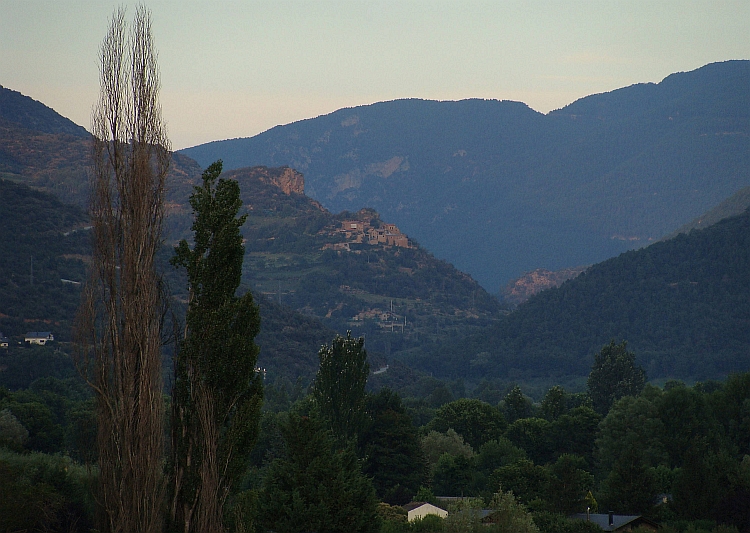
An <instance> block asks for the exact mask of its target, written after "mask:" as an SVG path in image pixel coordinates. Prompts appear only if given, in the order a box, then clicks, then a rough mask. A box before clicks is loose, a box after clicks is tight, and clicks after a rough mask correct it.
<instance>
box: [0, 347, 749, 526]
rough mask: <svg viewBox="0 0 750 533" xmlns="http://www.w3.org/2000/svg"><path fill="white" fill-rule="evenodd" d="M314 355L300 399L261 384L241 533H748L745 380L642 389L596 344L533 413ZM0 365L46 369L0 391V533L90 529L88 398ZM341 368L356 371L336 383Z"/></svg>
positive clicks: (517, 403) (65, 374) (351, 357)
mask: <svg viewBox="0 0 750 533" xmlns="http://www.w3.org/2000/svg"><path fill="white" fill-rule="evenodd" d="M337 352H339V353H337ZM342 353H343V355H342ZM318 355H319V360H320V368H319V370H318V373H317V375H316V378H315V380H314V382H313V385H312V386H311V387H310V388H305V387H303V386H301V385H300V384H297V386H289V384H288V383H278V384H273V383H266V384H265V386H264V387H265V392H264V397H265V400H264V403H263V408H262V412H261V413H260V414H259V417H260V418H259V430H258V434H257V440H256V442H255V444H254V445H253V446H252V449H251V450H249V453H248V454H247V464H246V467H245V468H244V470H243V472H242V475H241V476H240V478H239V479H240V481H239V482H238V484H237V486H236V487H233V489H232V495H231V498H230V501H231V504H230V506H229V508H228V509H227V516H228V517H230V518H231V517H235V518H232V520H236V519H237V516H239V515H238V514H237V513H239V512H240V511H241V513H242V516H241V518H242V521H243V523H244V524H246V525H247V524H250V523H252V524H253V527H254V528H256V529H255V530H257V531H269V530H272V531H301V529H299V527H300V524H303V523H306V524H316V525H317V528H314V529H313V530H316V531H331V532H334V531H342V532H344V531H382V532H384V533H385V532H400V531H492V529H487V526H485V525H481V526H480V525H479V521H478V520H479V519H478V518H477V516H478V515H477V514H476V513H474V512H473V511H472V509H473V510H477V509H494V507H492V506H493V505H495V506H496V507H498V508H501V509H505V510H506V511H508V513H509V514H508V516H509V517H512V520H511V518H508V520H511V522H509V523H513V524H516V525H515V526H513V527H521V526H519V525H518V524H519V523H526V522H528V524H527V526H524V527H529V528H531V529H528V530H529V531H541V532H550V533H552V532H558V531H564V532H567V531H569V532H577V531H586V532H588V531H596V530H597V529H596V528H595V527H593V526H592V525H591V524H587V523H585V522H584V521H581V520H575V519H571V518H569V517H570V516H571V515H572V514H574V513H585V512H586V509H587V508H589V509H590V510H591V512H596V511H597V510H598V511H600V512H607V511H610V510H612V511H615V512H616V513H618V514H626V515H636V514H637V515H643V516H644V517H647V518H649V519H650V520H652V521H654V522H657V523H659V524H661V525H662V531H667V532H671V531H674V532H683V531H690V532H695V533H697V532H702V531H706V532H709V531H714V532H719V531H721V532H727V533H728V532H731V531H740V532H741V531H748V528H750V441H749V440H748V437H747V436H748V435H750V373H740V374H732V375H730V376H729V378H728V379H727V380H726V381H723V382H715V381H709V382H703V383H697V384H695V385H693V386H687V385H685V384H684V383H682V382H679V381H670V382H668V383H666V384H665V385H664V386H663V387H656V386H654V385H650V384H645V378H646V376H645V372H644V371H643V370H642V369H640V367H638V366H637V365H636V364H635V354H633V353H632V352H630V351H629V350H628V348H627V344H626V343H624V342H622V343H615V342H612V343H610V344H608V345H606V346H604V347H602V350H601V352H600V353H599V354H598V356H597V361H596V363H595V365H594V366H593V367H592V369H591V372H590V374H589V377H588V386H587V390H586V392H583V393H570V392H568V391H566V390H565V389H564V388H563V387H560V386H554V387H551V388H550V389H549V390H548V391H547V392H546V393H545V394H544V396H543V397H542V398H541V400H540V401H533V400H532V399H531V398H529V397H528V396H526V395H525V394H524V393H523V391H522V389H521V388H520V387H518V386H516V387H513V388H511V389H510V390H508V391H507V393H506V394H505V396H504V397H503V398H502V399H501V400H500V401H499V402H497V403H495V404H491V403H488V402H484V401H481V400H478V399H473V398H459V399H456V400H451V401H445V402H444V403H441V402H440V401H439V400H438V401H434V397H433V398H431V399H430V400H429V401H428V399H426V398H416V397H403V398H402V397H401V396H400V395H399V394H398V393H396V392H393V391H392V390H390V389H388V388H380V389H377V390H374V389H372V388H371V387H368V386H366V385H365V380H367V376H368V374H369V366H368V365H367V363H366V353H365V351H364V349H363V347H362V343H361V339H360V340H357V339H356V338H352V337H335V338H334V339H333V340H332V341H331V342H329V343H328V344H326V345H325V346H324V348H323V349H321V352H320V353H319V354H318ZM60 359H63V361H62V362H61V361H60ZM65 359H67V363H65V362H64V360H65ZM0 361H2V362H3V364H4V365H7V366H17V365H21V364H23V365H29V366H31V367H33V361H40V362H43V363H44V365H43V366H44V368H46V369H48V372H47V375H45V376H44V377H38V378H36V379H34V380H33V381H32V382H31V383H25V382H23V381H16V382H6V383H7V384H6V386H4V387H3V388H2V389H0V444H1V446H2V450H1V451H0V476H2V480H1V481H0V490H1V491H2V497H0V529H2V530H4V531H16V530H22V529H26V530H30V531H31V530H34V531H36V530H40V531H41V530H51V531H89V530H90V529H91V528H92V527H94V524H95V510H96V502H95V499H94V495H93V493H92V491H91V488H92V486H93V483H94V481H93V479H92V478H95V477H96V475H97V469H96V468H95V462H96V455H95V453H96V452H95V449H96V447H95V446H94V445H93V441H94V438H95V434H96V429H95V426H96V416H95V412H94V402H93V398H92V396H91V392H90V390H89V389H88V387H86V386H85V385H84V384H83V383H82V381H81V379H80V377H79V376H78V375H77V373H76V372H75V371H74V369H72V366H71V364H70V360H69V359H68V358H67V357H66V356H64V355H62V354H60V352H59V350H57V349H55V348H53V347H52V346H45V347H37V348H11V349H10V351H9V352H8V353H6V354H2V355H0ZM55 361H58V362H57V364H56V365H55V364H52V363H54V362H55ZM344 361H350V362H351V361H358V362H359V363H358V364H357V365H354V366H355V368H354V369H353V370H351V371H343V370H342V368H343V365H344ZM49 369H53V370H49ZM7 375H8V374H5V376H7ZM8 385H10V387H9V386H8ZM19 385H20V386H19ZM326 387H327V388H326ZM446 399H447V398H446ZM342 406H343V407H346V409H342ZM326 480H328V481H326ZM321 484H322V485H321ZM498 495H500V496H498ZM503 495H504V496H503ZM444 497H454V498H453V499H452V500H449V501H446V500H444V499H442V498H444ZM455 497H463V499H461V498H459V499H455ZM412 500H415V501H428V502H432V503H434V504H436V505H438V506H443V507H445V508H447V510H448V511H449V515H448V517H446V518H445V519H437V518H436V517H429V518H426V519H424V520H422V521H417V522H411V523H407V522H406V520H405V514H404V513H403V511H401V508H400V506H401V505H404V504H406V503H408V502H410V501H412ZM285 502H286V503H285ZM493 502H494V503H493ZM348 520H353V521H355V522H353V523H349V522H347V521H348ZM524 520H526V522H524ZM357 521H358V522H357ZM519 521H520V522H519ZM232 523H233V522H232ZM529 524H530V525H529ZM235 525H236V524H235ZM247 527H248V528H249V526H247ZM495 527H496V528H497V529H496V530H497V531H512V530H513V529H507V527H506V529H502V526H501V525H496V526H495ZM350 528H351V529H350ZM245 530H247V531H250V530H252V529H245ZM519 530H520V529H519Z"/></svg>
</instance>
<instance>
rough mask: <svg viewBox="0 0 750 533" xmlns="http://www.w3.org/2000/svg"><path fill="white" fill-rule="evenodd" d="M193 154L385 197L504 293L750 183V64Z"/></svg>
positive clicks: (340, 204)
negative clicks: (554, 103) (564, 98)
mask: <svg viewBox="0 0 750 533" xmlns="http://www.w3.org/2000/svg"><path fill="white" fill-rule="evenodd" d="M183 153H185V154H187V155H189V156H190V157H193V158H195V159H196V160H197V161H198V162H199V163H201V164H202V165H206V164H208V163H210V162H212V161H214V160H216V159H219V158H221V159H223V160H224V162H225V164H226V166H227V168H237V167H241V166H250V165H268V166H280V165H289V166H292V167H294V168H296V169H298V170H299V171H301V172H303V173H304V174H305V177H306V180H307V187H308V194H309V195H310V196H311V197H313V198H315V199H317V200H318V201H320V202H321V203H322V204H323V205H324V206H325V207H327V208H329V209H331V210H332V211H334V212H336V211H339V210H342V209H347V210H350V211H357V210H359V209H360V208H363V207H371V208H374V209H376V210H377V211H378V212H379V213H381V215H382V216H383V218H384V219H386V220H388V221H391V222H393V223H395V224H398V225H399V227H400V228H402V229H403V230H404V231H405V232H407V233H408V234H409V235H410V236H411V237H413V238H415V239H416V240H418V241H419V242H420V243H421V244H422V245H423V246H425V247H426V248H427V249H428V250H430V251H431V252H432V253H434V254H435V255H436V256H437V257H440V258H442V259H445V260H447V261H449V262H451V263H452V264H454V265H455V266H456V267H457V268H459V269H461V270H463V271H465V272H468V273H470V274H471V275H472V276H473V277H474V278H475V279H477V280H479V281H480V283H482V285H483V286H484V287H486V288H488V289H490V290H492V291H493V292H494V291H496V290H498V289H499V287H500V286H502V285H505V283H506V282H508V281H509V280H510V279H512V278H515V277H518V276H519V275H521V274H522V273H524V272H528V271H531V270H534V269H537V268H546V269H549V270H560V269H562V268H566V267H575V266H578V265H585V264H593V263H595V262H598V261H601V260H603V259H606V258H608V257H612V256H614V255H616V254H618V253H620V252H622V251H625V250H627V249H631V248H634V247H639V246H643V245H646V244H648V243H650V242H652V241H654V240H658V239H659V238H661V237H662V236H663V235H665V234H668V233H670V232H672V231H674V229H675V228H677V227H680V226H682V225H683V224H686V223H687V222H689V221H690V220H692V219H694V218H695V217H697V216H699V215H700V214H702V213H703V212H705V211H706V210H708V209H709V208H711V207H712V206H715V205H716V204H718V203H719V202H721V201H722V200H724V199H725V198H727V197H728V196H730V195H731V194H733V193H734V192H736V191H737V190H739V189H740V188H742V187H745V186H748V185H750V62H748V61H728V62H724V63H716V64H711V65H707V66H705V67H703V68H701V69H698V70H696V71H693V72H687V73H678V74H673V75H671V76H669V77H667V78H666V79H665V80H663V81H662V82H661V83H658V84H653V83H647V84H638V85H633V86H631V87H626V88H622V89H619V90H616V91H612V92H610V93H606V94H600V95H593V96H589V97H586V98H582V99H581V100H579V101H577V102H574V103H572V104H570V105H569V106H566V107H565V108H563V109H560V110H557V111H554V112H551V113H549V114H547V115H543V114H541V113H537V112H536V111H534V110H532V109H530V108H529V107H527V106H526V105H524V104H522V103H518V102H508V101H502V102H500V101H494V100H464V101H458V102H434V101H423V100H398V101H393V102H381V103H377V104H372V105H368V106H360V107H355V108H350V109H341V110H339V111H336V112H334V113H331V114H329V115H324V116H320V117H317V118H314V119H309V120H303V121H300V122H296V123H293V124H289V125H285V126H278V127H276V128H273V129H271V130H269V131H267V132H265V133H262V134H260V135H257V136H255V137H252V138H249V139H233V140H227V141H216V142H213V143H208V144H205V145H201V146H197V147H194V148H190V149H186V150H184V151H183Z"/></svg>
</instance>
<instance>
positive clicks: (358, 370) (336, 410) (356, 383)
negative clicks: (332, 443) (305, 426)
mask: <svg viewBox="0 0 750 533" xmlns="http://www.w3.org/2000/svg"><path fill="white" fill-rule="evenodd" d="M364 344H365V339H364V338H363V337H360V338H359V339H355V338H353V337H352V334H351V332H350V331H349V332H347V334H346V337H341V336H336V338H335V339H333V342H332V343H331V345H330V346H327V345H326V346H322V347H321V348H320V351H319V352H318V357H319V358H320V367H319V368H318V374H317V375H316V376H315V383H314V384H313V391H312V397H313V399H314V400H315V403H316V405H317V406H318V408H319V409H320V414H321V415H322V416H323V418H324V419H325V420H326V421H327V422H328V424H329V426H330V428H331V430H332V431H333V434H334V436H335V437H336V438H337V439H338V440H339V441H340V443H342V444H344V443H346V442H351V441H356V438H357V436H358V435H359V433H360V432H361V431H362V428H363V427H364V423H365V416H366V415H365V399H366V397H365V385H366V384H367V375H368V374H369V372H370V365H369V364H368V363H367V352H366V351H365V349H364Z"/></svg>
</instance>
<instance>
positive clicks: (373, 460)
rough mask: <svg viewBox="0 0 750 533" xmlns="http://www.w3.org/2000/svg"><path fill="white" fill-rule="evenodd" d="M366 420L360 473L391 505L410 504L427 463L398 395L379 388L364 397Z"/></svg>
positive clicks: (423, 478) (362, 439) (361, 438)
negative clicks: (368, 477)
mask: <svg viewBox="0 0 750 533" xmlns="http://www.w3.org/2000/svg"><path fill="white" fill-rule="evenodd" d="M367 414H368V418H369V420H368V423H367V425H366V428H365V430H364V431H363V433H362V435H361V436H360V442H361V445H360V447H361V448H362V450H363V452H364V465H363V468H362V470H363V472H364V473H365V474H366V475H368V476H371V477H372V480H373V485H374V486H375V490H376V491H377V493H378V496H379V497H380V498H381V499H382V500H383V501H384V502H386V503H389V504H391V505H404V504H406V503H409V502H410V501H411V500H412V498H413V497H414V495H415V494H416V493H417V490H419V487H420V486H421V485H422V484H423V483H424V482H425V477H426V463H425V459H424V454H423V453H422V446H421V442H420V439H419V435H418V433H417V430H416V429H415V428H414V427H413V426H412V422H411V417H410V416H409V415H408V414H407V413H406V410H405V409H404V407H403V405H402V404H401V398H399V396H398V394H396V393H394V392H392V391H391V390H390V389H382V390H381V391H380V392H378V393H377V394H375V395H371V396H369V397H368V398H367Z"/></svg>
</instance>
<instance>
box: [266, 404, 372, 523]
mask: <svg viewBox="0 0 750 533" xmlns="http://www.w3.org/2000/svg"><path fill="white" fill-rule="evenodd" d="M281 432H282V434H283V436H284V442H285V448H286V454H285V457H284V458H283V459H276V460H274V461H273V463H271V465H270V467H269V469H268V473H267V474H266V476H265V478H264V480H263V487H262V489H261V491H260V494H259V496H258V504H257V505H258V521H259V525H260V531H276V532H277V533H296V532H299V531H316V532H321V533H322V532H326V533H370V532H372V533H374V532H376V531H379V530H380V521H379V520H378V517H377V511H376V505H377V499H376V497H375V491H374V489H373V487H372V483H370V481H369V480H368V479H367V477H365V476H364V475H363V474H362V473H361V472H360V469H359V461H358V460H357V457H356V455H355V454H354V452H353V451H352V449H351V447H346V448H344V449H340V448H339V447H338V445H337V444H336V439H335V438H334V436H333V435H332V434H331V432H330V431H329V430H326V429H324V427H323V426H322V424H321V422H320V421H318V420H317V419H316V418H311V417H300V416H299V415H296V414H293V413H290V414H289V418H288V420H287V421H286V423H284V424H282V427H281Z"/></svg>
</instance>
